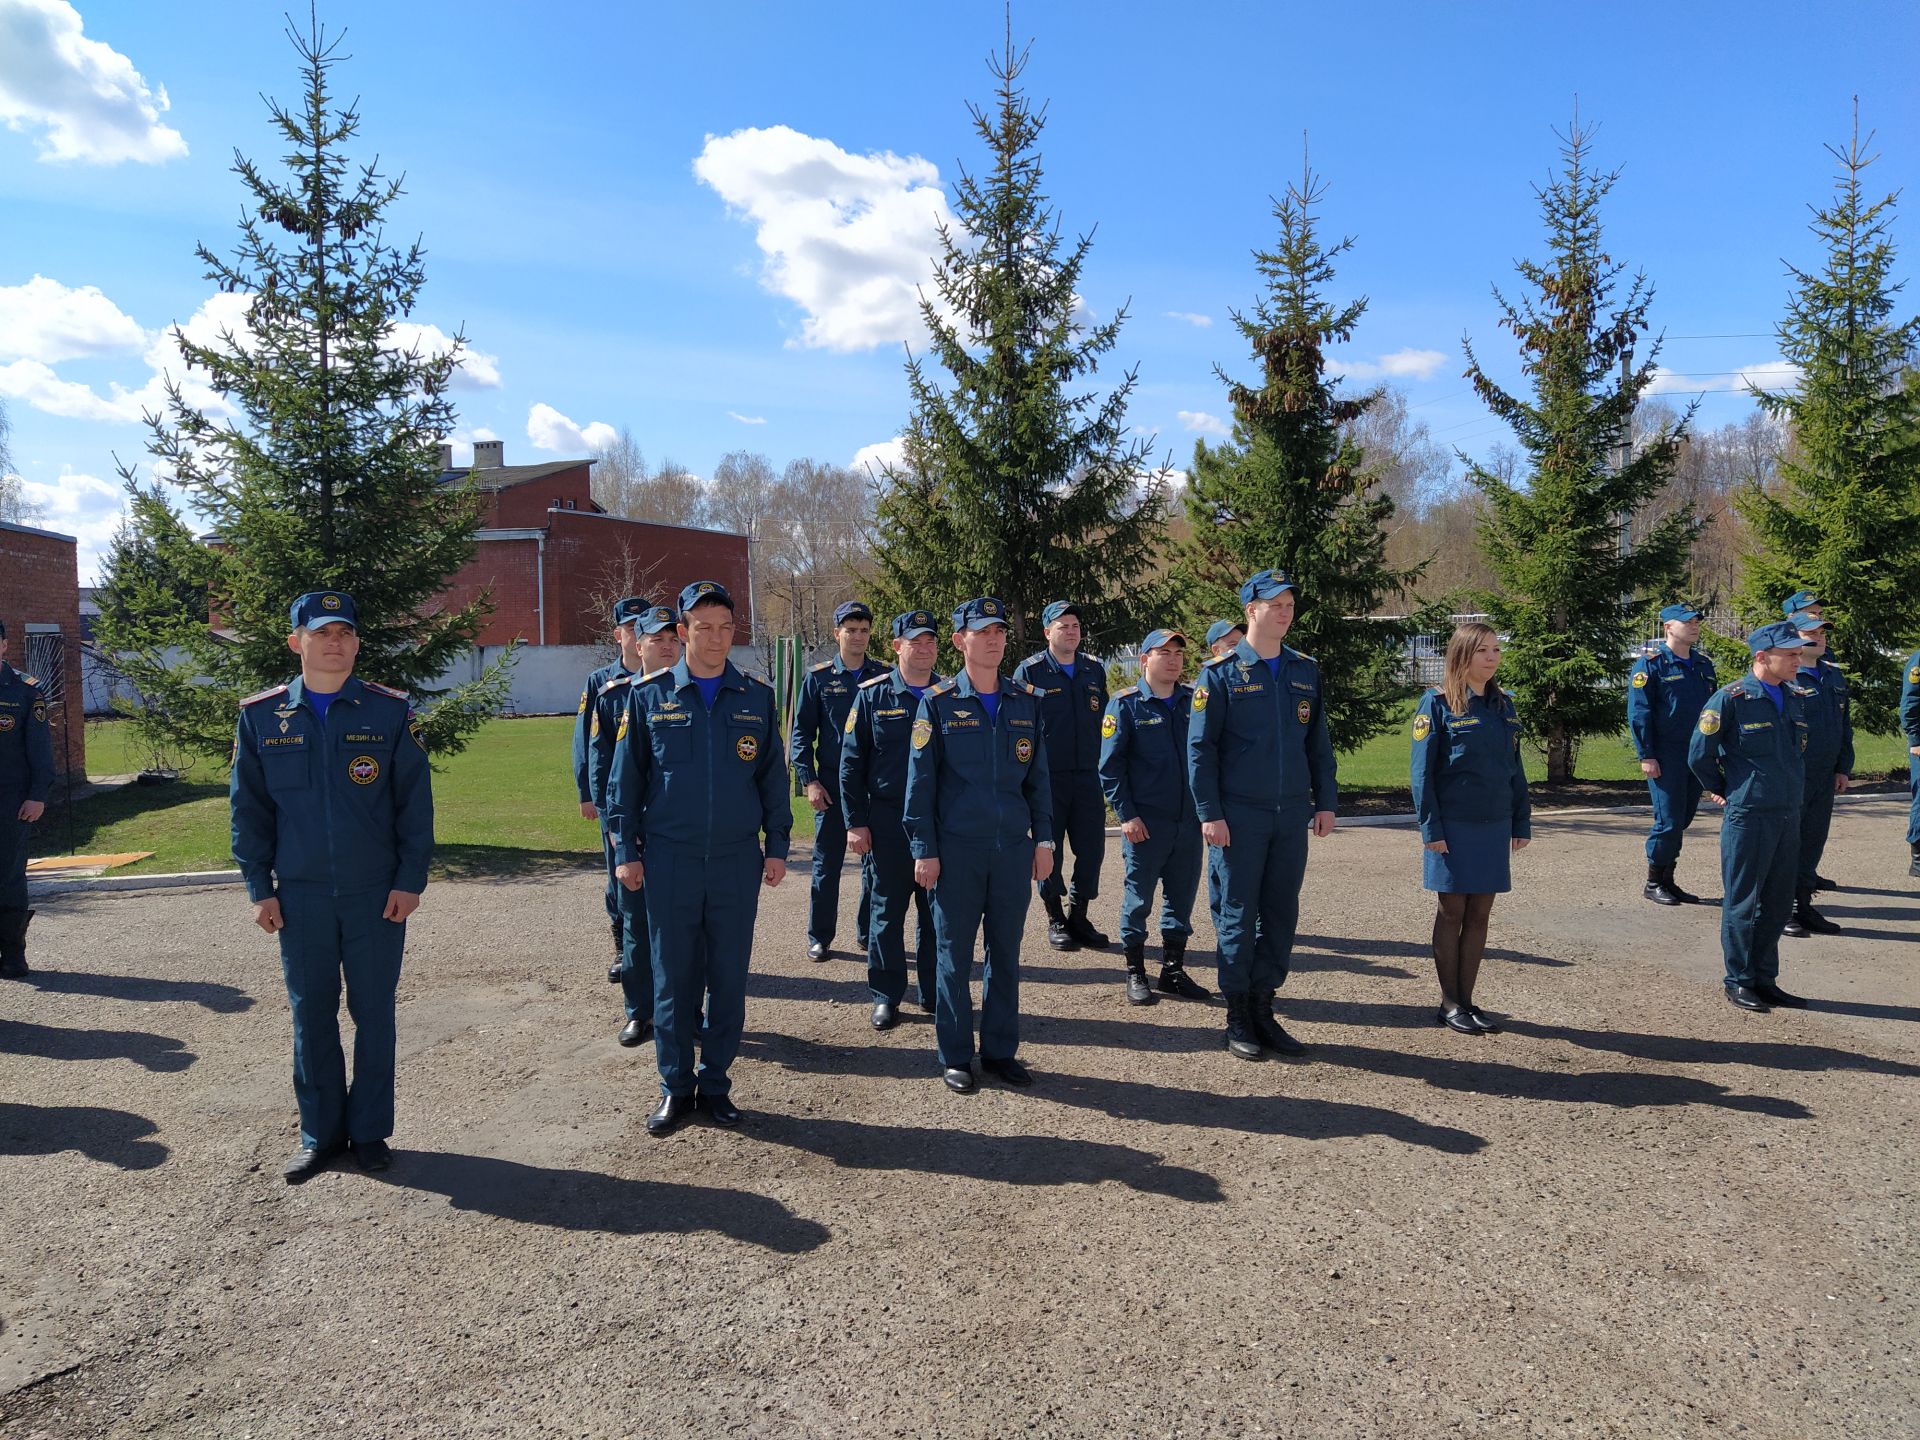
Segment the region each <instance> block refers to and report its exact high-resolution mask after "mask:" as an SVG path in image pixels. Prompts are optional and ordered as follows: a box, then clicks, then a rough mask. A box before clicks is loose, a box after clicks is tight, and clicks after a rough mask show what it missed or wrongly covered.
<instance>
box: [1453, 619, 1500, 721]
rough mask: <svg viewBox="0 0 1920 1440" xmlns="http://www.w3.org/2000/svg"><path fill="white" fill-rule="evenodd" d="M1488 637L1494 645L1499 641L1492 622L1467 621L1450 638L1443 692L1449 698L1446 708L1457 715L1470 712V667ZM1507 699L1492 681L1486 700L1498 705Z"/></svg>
mask: <svg viewBox="0 0 1920 1440" xmlns="http://www.w3.org/2000/svg"><path fill="white" fill-rule="evenodd" d="M1489 640H1491V641H1493V642H1494V643H1495V644H1498V643H1499V641H1500V636H1499V633H1498V632H1497V631H1495V630H1494V628H1493V627H1492V626H1491V625H1482V624H1481V623H1480V622H1479V621H1478V620H1467V621H1463V622H1462V623H1461V624H1460V625H1459V626H1457V627H1456V628H1455V629H1454V632H1453V636H1452V638H1450V639H1449V640H1448V641H1447V652H1446V658H1445V659H1443V660H1442V661H1441V666H1440V693H1441V694H1443V695H1445V696H1446V697H1447V708H1448V709H1449V710H1451V711H1453V713H1454V714H1456V715H1464V714H1466V713H1467V666H1469V665H1470V664H1472V663H1473V656H1474V652H1475V651H1477V650H1478V649H1479V648H1480V647H1481V646H1482V645H1484V644H1486V643H1487V641H1489ZM1505 700H1506V696H1505V695H1504V694H1502V693H1501V690H1500V687H1499V686H1498V685H1495V684H1493V683H1492V682H1491V681H1489V682H1488V684H1487V703H1488V704H1489V705H1494V706H1499V705H1502V704H1504V703H1505Z"/></svg>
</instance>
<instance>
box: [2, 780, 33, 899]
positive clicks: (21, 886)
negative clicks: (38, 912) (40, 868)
mask: <svg viewBox="0 0 1920 1440" xmlns="http://www.w3.org/2000/svg"><path fill="white" fill-rule="evenodd" d="M25 800H26V796H24V795H21V796H19V797H17V798H9V799H8V800H7V801H6V804H5V806H4V807H0V910H24V909H26V908H27V832H28V831H30V830H32V829H33V827H32V826H31V825H29V824H28V823H27V822H26V821H24V820H20V819H16V818H15V817H16V816H18V815H19V813H20V806H21V805H22V804H23V803H24V802H25Z"/></svg>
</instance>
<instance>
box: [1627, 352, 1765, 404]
mask: <svg viewBox="0 0 1920 1440" xmlns="http://www.w3.org/2000/svg"><path fill="white" fill-rule="evenodd" d="M1799 383H1800V367H1799V366H1798V365H1795V364H1794V363H1793V362H1792V361H1790V360H1762V361H1760V362H1759V363H1758V364H1757V365H1744V366H1742V367H1740V368H1739V369H1737V370H1732V371H1729V372H1727V373H1725V374H1713V375H1704V374H1696V373H1692V372H1688V371H1681V372H1678V373H1676V372H1675V371H1672V370H1669V369H1667V368H1666V366H1664V365H1660V366H1656V367H1655V368H1654V372H1653V379H1652V381H1651V382H1650V383H1649V384H1648V385H1647V388H1646V390H1645V392H1644V393H1645V394H1648V395H1678V394H1685V395H1691V394H1698V393H1699V392H1700V391H1702V390H1745V389H1746V388H1747V387H1748V386H1749V385H1758V386H1759V387H1760V388H1761V389H1762V390H1791V389H1793V388H1794V387H1795V386H1796V385H1798V384H1799Z"/></svg>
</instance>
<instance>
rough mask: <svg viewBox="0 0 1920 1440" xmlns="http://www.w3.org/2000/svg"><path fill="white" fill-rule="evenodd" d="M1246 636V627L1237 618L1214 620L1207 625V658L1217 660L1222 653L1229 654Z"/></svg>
mask: <svg viewBox="0 0 1920 1440" xmlns="http://www.w3.org/2000/svg"><path fill="white" fill-rule="evenodd" d="M1246 638H1247V627H1246V626H1244V625H1242V624H1241V623H1240V622H1239V621H1238V620H1216V621H1214V622H1213V623H1212V624H1211V625H1209V626H1207V659H1208V660H1218V659H1219V658H1220V657H1221V656H1222V655H1231V654H1232V653H1233V652H1234V650H1235V648H1236V647H1237V646H1238V645H1239V644H1240V642H1241V641H1242V640H1244V639H1246ZM1202 663H1203V664H1204V663H1205V662H1204V661H1203V662H1202Z"/></svg>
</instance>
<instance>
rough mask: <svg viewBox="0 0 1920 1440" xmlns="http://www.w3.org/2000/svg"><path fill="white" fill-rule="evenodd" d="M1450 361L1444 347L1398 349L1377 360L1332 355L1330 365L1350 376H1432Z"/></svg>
mask: <svg viewBox="0 0 1920 1440" xmlns="http://www.w3.org/2000/svg"><path fill="white" fill-rule="evenodd" d="M1446 363H1447V352H1446V351H1444V350H1413V349H1406V350H1396V351H1394V352H1393V353H1392V354H1391V355H1382V356H1381V357H1380V358H1379V359H1378V360H1349V359H1347V358H1346V357H1345V356H1341V355H1330V356H1328V357H1327V367H1328V368H1329V369H1331V370H1333V371H1335V372H1336V373H1338V374H1339V375H1341V376H1343V377H1345V378H1346V379H1348V380H1431V379H1432V378H1433V376H1434V372H1435V371H1437V370H1438V369H1439V368H1440V367H1441V366H1442V365H1444V364H1446Z"/></svg>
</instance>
